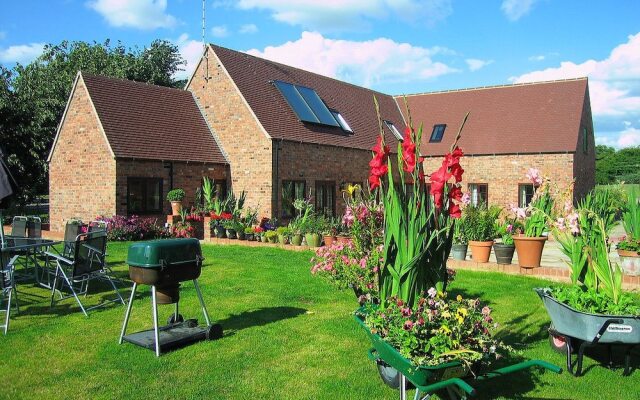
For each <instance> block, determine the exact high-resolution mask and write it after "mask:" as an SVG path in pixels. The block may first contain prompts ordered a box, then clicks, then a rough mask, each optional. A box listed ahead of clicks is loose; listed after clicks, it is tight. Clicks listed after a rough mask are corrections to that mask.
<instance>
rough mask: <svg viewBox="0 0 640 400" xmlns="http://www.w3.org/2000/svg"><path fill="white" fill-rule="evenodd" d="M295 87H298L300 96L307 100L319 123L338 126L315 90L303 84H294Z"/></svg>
mask: <svg viewBox="0 0 640 400" xmlns="http://www.w3.org/2000/svg"><path fill="white" fill-rule="evenodd" d="M296 89H298V92H300V95H301V96H302V98H303V99H305V100H306V101H307V105H308V106H309V107H311V111H313V113H314V114H315V115H316V117H318V120H319V121H320V123H321V124H325V125H331V126H339V125H338V122H336V119H335V118H333V115H332V114H331V111H329V109H328V108H327V106H326V105H325V104H324V102H323V101H322V99H320V96H318V93H316V91H315V90H313V89H309V88H307V87H304V86H296Z"/></svg>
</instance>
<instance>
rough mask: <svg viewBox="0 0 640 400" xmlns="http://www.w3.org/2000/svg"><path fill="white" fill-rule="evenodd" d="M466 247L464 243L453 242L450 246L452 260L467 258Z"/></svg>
mask: <svg viewBox="0 0 640 400" xmlns="http://www.w3.org/2000/svg"><path fill="white" fill-rule="evenodd" d="M467 248H468V246H467V245H466V244H454V245H453V246H451V255H452V256H453V259H454V260H465V259H466V258H467Z"/></svg>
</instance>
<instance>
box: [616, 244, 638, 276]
mask: <svg viewBox="0 0 640 400" xmlns="http://www.w3.org/2000/svg"><path fill="white" fill-rule="evenodd" d="M618 256H620V267H621V268H622V272H624V274H625V275H630V276H637V275H640V254H638V253H636V252H635V251H630V250H618Z"/></svg>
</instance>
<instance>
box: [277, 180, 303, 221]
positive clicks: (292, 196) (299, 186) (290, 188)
mask: <svg viewBox="0 0 640 400" xmlns="http://www.w3.org/2000/svg"><path fill="white" fill-rule="evenodd" d="M305 189H306V188H305V182H304V181H287V180H283V181H282V217H283V218H291V217H293V216H295V209H294V208H293V202H294V201H295V200H297V199H304V192H305Z"/></svg>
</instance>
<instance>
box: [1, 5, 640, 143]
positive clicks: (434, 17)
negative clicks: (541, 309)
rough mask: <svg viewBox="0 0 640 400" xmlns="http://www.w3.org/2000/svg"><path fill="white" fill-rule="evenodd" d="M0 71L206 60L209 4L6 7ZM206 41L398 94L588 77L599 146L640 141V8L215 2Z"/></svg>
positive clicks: (3, 7) (4, 10)
mask: <svg viewBox="0 0 640 400" xmlns="http://www.w3.org/2000/svg"><path fill="white" fill-rule="evenodd" d="M2 3H3V4H2V13H0V63H2V64H3V65H5V66H9V67H11V66H13V65H15V63H16V62H21V63H27V62H29V61H30V60H32V59H33V58H34V57H36V56H37V55H38V54H40V52H41V51H42V46H43V45H44V44H45V43H59V42H60V41H62V40H65V39H66V40H84V41H94V40H95V41H99V42H102V41H103V40H104V39H107V38H109V39H111V40H120V41H122V42H123V43H124V44H125V45H127V46H135V45H138V46H144V45H148V44H149V43H150V42H151V41H152V40H153V39H157V38H160V39H167V40H170V41H172V42H174V43H176V44H177V45H178V46H179V48H180V51H181V53H182V54H183V56H184V57H185V59H187V60H188V61H189V65H188V66H187V70H186V71H183V72H182V73H181V77H182V76H187V75H188V73H189V72H190V68H191V67H192V66H193V63H194V62H195V61H196V60H197V58H198V57H199V55H200V53H201V49H202V44H201V36H202V32H201V29H202V2H201V0H168V1H167V0H47V1H41V0H22V1H12V0H3V2H2ZM206 14H207V23H206V33H205V40H206V41H208V42H213V43H216V44H219V45H221V46H225V47H229V48H233V49H236V50H241V51H247V52H249V53H251V54H254V55H257V56H261V57H266V58H270V59H273V60H276V61H280V62H283V63H286V64H290V65H295V66H298V67H301V68H304V69H308V70H312V71H314V72H318V73H321V74H324V75H328V76H332V77H336V78H338V79H342V80H345V81H349V82H352V83H355V84H358V85H362V86H367V87H370V88H373V89H376V90H380V91H382V92H385V93H390V94H403V93H418V92H429V91H436V90H447V89H457V88H466V87H477V86H487V85H498V84H508V83H514V82H529V81H539V80H550V79H563V78H572V77H579V76H589V85H590V95H591V104H592V110H593V115H594V124H595V134H596V140H597V142H598V143H602V144H608V145H612V146H615V147H628V146H638V145H640V18H638V16H640V1H636V0H626V1H622V0H620V1H617V0H611V1H584V0H582V1H579V0H482V1H478V0H237V1H232V0H207V1H206Z"/></svg>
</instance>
